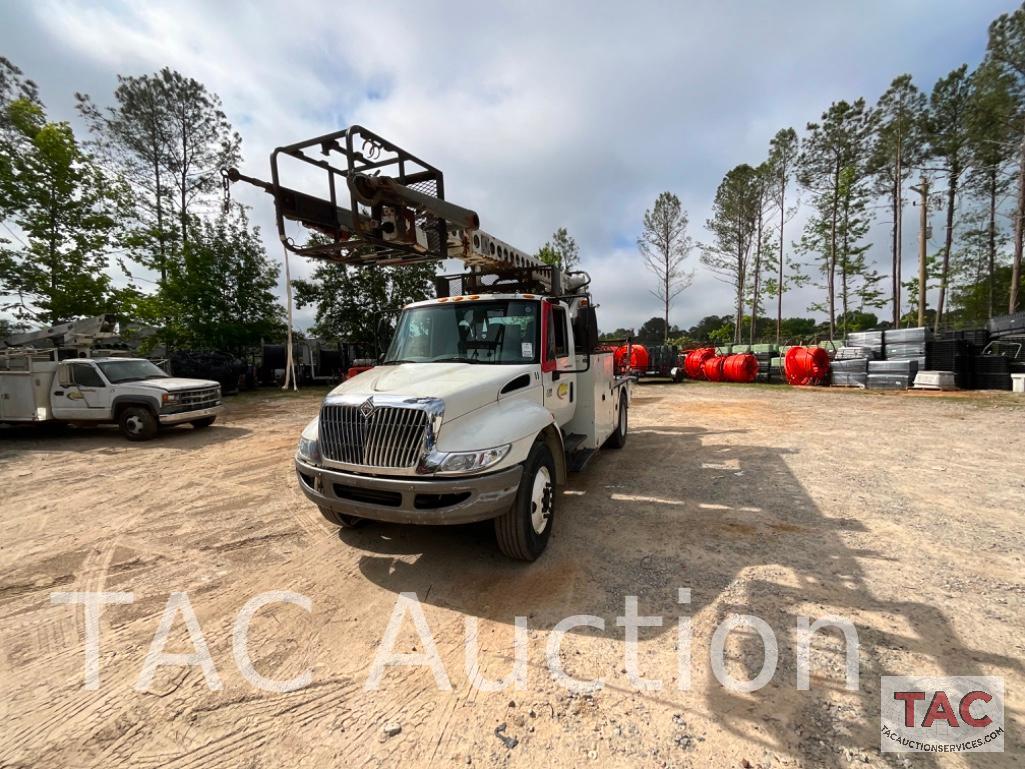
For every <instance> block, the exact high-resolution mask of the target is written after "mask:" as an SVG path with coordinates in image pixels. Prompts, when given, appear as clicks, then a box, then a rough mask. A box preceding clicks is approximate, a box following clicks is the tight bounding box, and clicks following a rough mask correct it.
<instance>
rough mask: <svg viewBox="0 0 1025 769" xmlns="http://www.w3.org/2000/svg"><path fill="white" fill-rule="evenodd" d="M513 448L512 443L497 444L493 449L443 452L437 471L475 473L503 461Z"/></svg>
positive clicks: (439, 458)
mask: <svg viewBox="0 0 1025 769" xmlns="http://www.w3.org/2000/svg"><path fill="white" fill-rule="evenodd" d="M510 448H512V444H511V443H507V444H505V445H504V446H496V447H494V448H492V449H482V450H480V451H458V452H454V453H451V454H443V455H441V456H440V457H438V458H437V459H438V460H439V461H438V463H437V468H438V469H437V472H439V473H475V472H478V471H480V470H486V469H487V468H489V467H491V466H492V465H497V464H498V463H499V462H501V461H502V460H503V459H504V458H505V455H506V454H508V453H509V449H510Z"/></svg>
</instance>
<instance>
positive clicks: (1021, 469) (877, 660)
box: [0, 383, 1025, 769]
mask: <svg viewBox="0 0 1025 769" xmlns="http://www.w3.org/2000/svg"><path fill="white" fill-rule="evenodd" d="M320 395H321V393H318V392H307V393H303V394H301V395H299V396H287V397H286V396H280V395H275V394H272V393H262V394H257V395H248V396H244V397H242V398H239V399H236V400H234V401H232V402H231V404H230V407H229V413H228V414H227V416H226V417H225V418H224V419H222V420H221V422H219V423H218V425H216V426H215V427H213V428H210V429H209V430H207V431H203V432H199V431H193V430H191V429H190V428H178V429H175V430H173V431H170V432H168V433H167V434H164V435H162V436H161V437H159V438H158V439H157V440H154V441H152V442H149V443H145V444H131V443H127V442H125V441H124V440H123V439H122V438H121V437H120V435H118V434H117V433H116V432H115V431H113V430H111V429H105V428H97V429H82V430H74V431H71V432H68V433H66V434H65V435H63V436H60V435H45V434H40V433H31V432H26V431H24V430H16V431H11V430H6V431H2V432H0V507H2V510H0V518H2V532H3V533H2V536H0V644H2V648H0V724H2V727H0V766H2V767H115V766H116V767H121V766H132V767H154V768H156V767H161V768H162V769H171V768H172V767H182V768H185V767H195V768H196V769H206V767H212V766H226V767H245V768H246V769H256V768H257V767H274V769H277V768H278V767H287V766H309V767H327V766H339V765H346V766H479V767H517V766H522V767H525V766H555V767H575V766H578V765H581V764H589V763H595V764H596V765H602V766H622V767H689V766H693V767H777V766H806V767H837V766H848V765H855V766H877V767H882V766H894V767H898V766H920V767H932V766H965V767H998V766H999V767H1003V766H1020V765H1022V763H1025V762H1023V755H1022V752H1021V751H1022V736H1021V735H1022V727H1023V726H1025V717H1023V716H1025V669H1023V659H1025V638H1023V626H1025V575H1023V565H1025V563H1023V558H1025V534H1023V532H1025V400H1023V399H1021V398H1015V397H1014V396H1011V395H1009V394H1008V395H981V394H974V395H971V396H962V397H955V396H942V397H936V396H929V395H923V394H913V393H908V394H894V393H866V392H853V391H829V390H807V389H792V388H786V387H770V386H740V385H718V386H717V385H711V384H695V383H687V384H684V385H680V386H674V385H663V384H655V385H643V386H640V387H638V388H637V389H636V391H635V401H634V405H633V409H632V411H631V433H630V436H629V440H628V444H627V446H626V448H625V449H623V450H622V451H618V452H616V451H606V452H603V453H601V454H599V455H598V456H597V457H596V458H595V459H594V460H593V461H592V463H591V465H590V466H589V467H588V468H587V470H586V471H585V472H584V473H582V474H578V475H575V476H573V477H572V478H571V482H570V484H569V486H568V487H567V489H566V490H565V494H564V495H563V496H561V497H560V499H559V502H558V504H559V507H558V512H557V519H556V521H555V530H554V534H553V538H552V541H551V544H550V546H549V548H548V551H547V552H546V553H545V555H544V556H543V557H542V558H541V559H540V560H539V561H538V562H536V563H534V564H530V565H526V564H520V563H513V562H509V561H506V560H505V559H503V558H502V557H501V556H500V555H499V553H498V552H497V550H496V548H495V545H494V542H493V538H492V532H491V528H490V526H489V525H486V524H485V525H477V526H467V527H458V528H430V527H423V528H412V527H398V526H386V525H373V526H369V527H366V528H362V529H358V530H349V531H344V532H341V533H339V532H338V531H337V530H336V529H334V528H333V527H332V526H330V525H329V524H327V523H326V522H325V521H323V520H322V519H321V518H320V516H319V513H318V512H317V510H316V509H315V508H314V507H313V506H311V505H310V504H308V503H307V502H306V500H305V498H304V497H303V496H302V495H301V493H300V492H299V491H298V489H297V487H296V482H295V479H294V476H293V471H292V466H291V459H292V454H293V451H294V447H295V444H296V441H297V437H298V433H299V431H300V429H301V428H302V426H303V425H304V424H305V423H306V421H307V420H308V419H309V418H310V417H311V416H313V415H314V414H315V412H316V408H317V402H318V400H319V398H320ZM679 588H689V589H690V590H691V602H690V603H689V604H681V603H679V602H678V589H679ZM270 590H289V591H294V592H296V593H300V594H302V595H304V596H307V597H308V598H309V599H310V601H312V609H311V611H310V612H309V613H307V612H305V611H304V610H302V609H301V608H299V607H296V606H290V605H287V604H273V605H270V606H267V607H265V608H263V609H261V610H260V611H259V612H258V613H257V614H256V616H255V618H254V619H253V621H252V624H251V627H250V633H249V647H248V648H249V653H250V656H251V658H252V662H253V665H254V666H255V668H256V670H257V671H259V672H260V673H261V674H263V675H265V676H268V677H272V678H276V679H288V678H291V677H293V676H296V675H299V674H301V673H302V672H303V671H307V670H309V671H310V674H311V679H312V680H311V682H310V684H309V685H308V686H305V687H303V688H301V689H298V690H296V691H292V692H287V693H275V692H268V691H263V690H261V689H259V688H256V687H254V686H253V685H252V684H251V683H249V682H248V681H247V680H246V679H245V678H244V677H243V675H242V674H241V673H240V671H239V668H238V666H237V664H236V661H235V658H234V656H233V653H232V630H233V626H234V623H235V621H236V616H237V615H238V613H239V611H240V610H241V609H242V607H243V606H244V604H245V603H246V602H247V601H248V600H249V599H250V598H252V597H253V596H255V595H257V594H260V593H263V592H265V591H270ZM86 591H130V592H132V593H133V596H134V601H133V602H132V603H131V604H124V605H111V606H107V607H106V608H105V610H104V612H103V614H102V618H101V620H100V629H101V646H100V657H99V662H100V684H99V688H97V689H95V690H89V689H86V688H84V686H83V669H84V660H85V654H84V644H85V640H84V638H85V620H84V612H83V608H82V607H81V606H68V605H54V604H52V603H51V594H52V593H55V592H86ZM179 591H183V592H185V593H186V594H187V597H188V600H189V602H190V605H191V607H192V609H193V610H194V611H195V615H196V616H197V617H198V622H199V628H200V629H201V632H202V634H203V637H204V638H205V641H206V644H207V645H208V646H209V651H210V655H211V657H212V659H213V661H214V663H215V665H216V672H217V674H218V675H219V677H220V679H221V681H222V682H223V688H221V689H220V690H218V691H211V690H210V689H209V688H208V687H207V682H206V679H205V678H204V675H203V673H202V672H201V670H200V668H199V667H191V668H188V667H164V668H161V669H159V670H158V671H157V673H156V675H155V677H154V678H153V680H152V682H151V683H150V684H149V686H148V687H146V688H145V691H137V690H136V688H135V685H136V682H137V681H138V679H139V676H140V673H141V671H142V669H143V662H144V659H145V658H146V656H147V651H148V650H149V649H150V644H151V642H152V641H153V637H154V633H156V631H157V629H158V626H159V625H160V620H161V616H162V614H163V612H164V609H165V605H166V604H167V602H168V599H169V596H170V595H171V594H172V593H173V592H179ZM403 592H414V593H416V594H417V596H418V598H419V599H420V600H421V601H422V602H423V603H422V606H423V611H424V616H425V617H426V620H427V623H428V625H429V628H430V631H431V633H432V635H433V638H434V639H435V641H436V644H437V650H438V654H439V655H440V657H441V659H442V661H443V663H444V666H445V671H446V673H447V676H448V678H449V679H450V681H451V690H448V691H445V690H439V689H438V688H437V686H436V683H435V679H434V677H433V676H432V674H431V673H430V672H429V671H428V670H427V669H426V668H425V667H389V668H387V669H386V670H385V673H384V677H383V679H382V682H381V686H380V688H379V689H378V690H376V691H366V690H365V684H366V681H367V676H368V672H369V670H370V668H371V665H372V661H373V659H374V655H375V652H376V651H377V649H378V647H379V645H380V644H381V642H382V637H383V636H384V633H385V628H386V626H387V625H388V621H389V617H390V616H391V615H392V612H393V610H394V608H395V606H396V601H397V599H398V597H399V594H400V593H403ZM626 596H637V597H638V602H639V603H638V605H639V609H640V612H641V613H642V614H645V615H659V616H661V617H663V624H662V626H661V627H651V628H645V629H642V630H641V635H640V645H639V646H640V652H639V659H640V671H641V673H642V674H643V675H644V676H645V677H647V678H659V679H661V680H662V688H661V689H660V690H652V691H639V690H637V688H636V687H634V686H633V685H632V684H631V682H630V680H629V677H628V675H627V672H626V663H625V662H624V635H623V633H624V631H623V628H622V627H618V626H617V625H616V617H617V616H619V615H621V614H623V611H624V599H625V597H626ZM574 614H590V615H597V616H598V617H601V618H603V619H604V622H605V627H604V630H599V629H593V628H578V629H576V630H574V631H571V632H570V633H569V634H567V635H566V637H565V639H564V642H563V644H562V651H561V659H562V660H563V662H564V664H565V667H566V671H567V672H568V673H569V674H571V675H574V676H576V677H578V678H580V679H597V678H600V679H602V680H603V683H604V685H603V687H602V689H601V690H600V691H598V692H596V693H594V694H589V695H588V694H574V693H570V692H567V690H566V689H564V688H563V687H562V686H561V685H560V684H559V683H557V682H556V681H555V680H553V678H552V676H551V674H550V672H549V668H548V665H547V663H546V656H545V648H546V643H547V642H548V640H549V639H550V637H551V630H552V628H553V627H554V626H555V624H556V623H557V622H559V620H561V619H563V618H564V617H566V616H568V615H574ZM732 614H750V615H756V616H758V617H760V618H762V619H764V620H765V622H767V623H768V625H769V626H770V627H771V629H772V630H773V631H774V633H775V635H776V637H777V639H778V644H779V661H778V666H777V668H776V671H775V674H774V676H773V677H772V679H771V681H770V682H769V684H768V685H767V686H765V687H764V688H762V689H759V690H758V691H755V692H752V693H749V694H744V693H738V692H733V691H730V690H728V689H726V688H725V687H723V686H722V685H720V684H719V682H718V681H717V680H716V678H715V677H714V676H713V674H712V672H711V668H710V665H709V649H710V645H711V641H712V636H713V633H714V631H715V629H716V627H718V626H719V625H720V623H722V622H723V621H724V620H725V619H726V618H727V617H729V616H730V615H732ZM826 615H837V616H840V617H843V618H846V619H848V620H849V621H850V622H852V623H853V624H854V626H855V628H856V629H857V632H858V640H859V645H860V648H859V668H860V684H859V690H858V691H854V692H852V691H848V690H846V689H845V688H844V686H845V678H844V666H843V662H844V657H843V644H842V642H841V640H842V639H841V636H840V635H839V634H838V633H834V632H822V633H819V634H818V635H816V636H815V641H814V642H813V644H812V662H813V664H812V677H811V688H810V690H808V691H798V689H797V688H796V684H795V681H796V670H797V663H796V657H795V644H794V642H795V639H796V637H797V636H796V629H797V622H798V617H799V616H807V617H810V618H812V619H815V618H819V617H824V616H826ZM517 616H525V617H527V625H528V633H529V647H528V650H529V655H528V665H529V667H528V671H529V673H528V677H527V684H526V688H525V689H524V690H522V691H516V690H512V689H509V690H506V691H503V692H494V693H487V692H484V691H480V690H479V687H477V686H475V685H473V682H472V681H471V679H470V678H469V677H468V674H467V672H466V669H467V668H466V662H465V659H464V656H465V655H464V637H465V633H466V629H465V619H466V618H467V617H476V618H479V626H478V633H477V642H478V643H479V645H480V654H479V664H480V669H479V675H482V676H484V677H486V678H490V679H498V678H501V677H502V676H504V675H506V674H507V673H508V672H509V671H510V670H511V668H512V659H513V652H512V648H513V647H512V641H513V632H514V621H515V618H516V617H517ZM680 617H685V618H688V617H689V618H690V619H691V624H692V635H693V645H692V663H691V665H690V668H689V670H690V687H689V689H687V690H681V688H680V685H681V679H680V676H679V674H678V670H677V646H678V630H677V628H678V619H679V618H680ZM421 647H423V644H422V642H421V641H420V640H419V639H418V638H417V636H416V634H415V631H414V629H413V623H412V621H411V620H410V619H409V618H408V617H407V620H406V621H405V622H404V624H403V626H402V631H401V633H400V635H399V636H398V643H397V646H396V648H397V649H398V650H399V651H403V652H409V653H414V652H416V653H423V652H425V651H429V650H428V649H425V648H421ZM167 651H173V652H192V651H193V646H192V644H191V643H190V642H189V637H188V634H187V632H186V625H185V622H184V621H183V619H182V617H181V616H180V615H179V616H177V618H176V619H175V622H174V625H173V628H172V631H171V634H170V637H169V641H168V646H167ZM725 657H726V668H727V670H728V671H729V672H730V673H731V674H732V675H735V676H736V677H738V678H752V677H754V675H755V674H756V673H757V672H758V670H759V669H760V667H761V663H762V658H763V654H762V643H761V641H760V639H759V638H758V636H757V635H755V634H754V633H753V632H750V631H745V630H744V629H742V628H741V629H737V630H735V631H733V632H732V633H730V635H729V636H728V637H727V641H726V646H725ZM957 674H980V675H994V676H1002V677H1003V678H1004V685H1005V690H1006V713H1007V737H1006V751H1007V752H1005V753H1003V754H974V755H961V756H955V755H946V756H932V755H926V754H919V755H915V756H910V757H909V758H908V757H904V756H899V755H893V754H880V752H879V677H880V676H882V675H957ZM503 724H504V725H505V726H504V729H502V728H500V727H501V726H502V725H503ZM386 727H389V728H388V729H387V730H386ZM396 730H398V732H397V733H395V734H388V733H387V732H395V731H396ZM496 731H497V733H496ZM503 738H504V739H503Z"/></svg>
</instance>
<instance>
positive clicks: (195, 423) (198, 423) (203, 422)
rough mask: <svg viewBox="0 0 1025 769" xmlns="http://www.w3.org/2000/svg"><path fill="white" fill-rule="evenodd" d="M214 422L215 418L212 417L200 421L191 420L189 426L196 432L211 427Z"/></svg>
mask: <svg viewBox="0 0 1025 769" xmlns="http://www.w3.org/2000/svg"><path fill="white" fill-rule="evenodd" d="M216 421H217V417H216V416H213V417H203V418H202V419H193V420H192V422H190V424H191V425H192V426H193V427H195V428H196V429H197V430H202V429H203V428H204V427H209V426H210V425H212V424H213V423H214V422H216Z"/></svg>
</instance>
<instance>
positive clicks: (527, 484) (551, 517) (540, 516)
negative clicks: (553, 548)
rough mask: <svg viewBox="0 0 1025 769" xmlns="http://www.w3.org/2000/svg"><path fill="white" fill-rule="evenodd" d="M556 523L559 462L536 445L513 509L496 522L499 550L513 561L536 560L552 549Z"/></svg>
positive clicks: (548, 452)
mask: <svg viewBox="0 0 1025 769" xmlns="http://www.w3.org/2000/svg"><path fill="white" fill-rule="evenodd" d="M554 521H555V460H554V459H553V458H552V452H551V451H549V449H548V446H546V445H545V444H544V443H535V444H534V447H533V448H532V449H531V450H530V454H529V456H528V457H527V461H526V462H525V463H524V466H523V477H522V478H520V488H519V490H518V491H517V492H516V500H515V501H514V502H513V506H512V508H511V509H510V510H509V512H507V513H506V514H505V515H503V516H502V517H500V518H496V519H495V538H496V539H497V540H498V549H499V550H501V551H502V553H503V554H505V555H506V556H508V557H509V558H515V559H516V560H519V561H534V560H536V559H537V558H538V556H540V555H541V553H543V552H544V550H545V548H546V547H547V546H548V540H549V539H550V538H551V536H552V525H553V523H554Z"/></svg>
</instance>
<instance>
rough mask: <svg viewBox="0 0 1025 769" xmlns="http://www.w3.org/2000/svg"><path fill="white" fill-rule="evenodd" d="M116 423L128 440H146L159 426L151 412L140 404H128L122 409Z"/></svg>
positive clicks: (154, 433)
mask: <svg viewBox="0 0 1025 769" xmlns="http://www.w3.org/2000/svg"><path fill="white" fill-rule="evenodd" d="M118 425H119V426H120V427H121V432H122V433H123V434H124V436H125V437H126V438H127V439H128V440H130V441H148V440H149V439H150V438H152V437H153V436H155V435H156V434H157V428H158V427H159V426H160V424H159V423H158V422H157V418H156V416H154V414H153V412H152V411H150V410H149V409H147V408H144V407H142V406H129V407H128V408H126V409H125V410H124V411H122V412H121V416H120V417H119V418H118Z"/></svg>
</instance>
